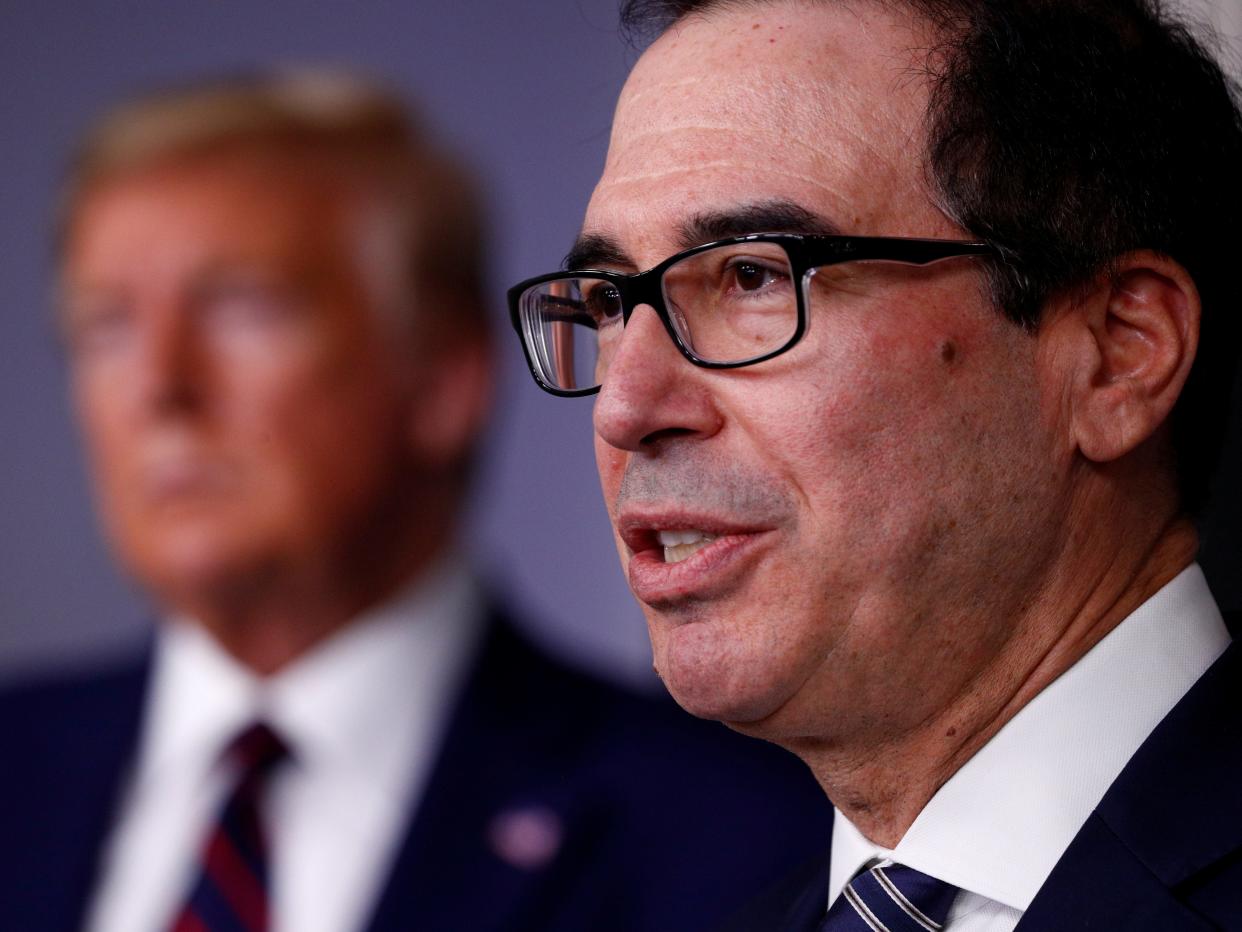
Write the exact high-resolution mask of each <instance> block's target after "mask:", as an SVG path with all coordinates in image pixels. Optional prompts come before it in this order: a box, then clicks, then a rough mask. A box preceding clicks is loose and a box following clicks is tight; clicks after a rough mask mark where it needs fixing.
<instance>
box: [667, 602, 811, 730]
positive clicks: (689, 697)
mask: <svg viewBox="0 0 1242 932" xmlns="http://www.w3.org/2000/svg"><path fill="white" fill-rule="evenodd" d="M720 633H721V632H716V631H712V630H710V626H709V624H708V623H694V624H690V625H685V626H681V627H679V628H678V629H676V630H675V631H672V632H667V634H668V636H667V637H665V638H661V639H660V642H658V643H657V646H656V648H655V654H656V657H655V661H656V672H657V673H658V674H659V676H660V679H661V680H662V681H663V682H664V685H665V688H666V689H668V691H669V694H670V695H672V697H673V699H674V700H676V702H677V704H678V705H680V706H681V707H682V708H683V709H685V710H686V711H687V712H689V713H690V714H691V715H694V716H697V717H698V718H705V719H711V720H713V721H718V722H725V723H727V724H728V725H730V727H734V728H737V730H739V731H745V732H747V733H749V732H750V729H751V728H754V729H757V730H758V731H761V730H762V723H763V722H764V721H766V720H768V719H770V718H771V717H772V715H774V714H775V713H776V712H777V711H778V710H779V709H780V708H781V707H782V706H783V705H784V703H785V701H786V699H787V696H786V694H785V692H784V691H783V690H782V689H781V688H780V687H779V683H778V682H777V678H776V677H775V676H774V675H773V674H774V671H773V670H771V669H768V664H767V663H766V662H765V660H764V659H763V658H757V657H755V656H754V655H751V654H750V653H749V652H748V651H746V650H745V649H744V646H743V645H737V644H733V643H730V642H729V640H728V639H718V638H717V635H718V634H720Z"/></svg>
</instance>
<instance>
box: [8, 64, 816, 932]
mask: <svg viewBox="0 0 1242 932" xmlns="http://www.w3.org/2000/svg"><path fill="white" fill-rule="evenodd" d="M60 250H61V251H60V260H61V264H60V270H61V280H60V286H61V287H60V292H61V302H60V304H61V306H60V323H61V326H62V330H63V333H64V339H65V349H66V356H67V359H68V365H69V369H70V374H71V377H72V394H73V399H74V402H75V405H76V408H77V412H78V414H79V416H80V420H81V422H82V425H83V428H84V432H85V436H86V441H87V446H88V449H89V452H90V454H91V467H92V474H93V478H94V480H95V484H96V491H97V494H98V498H99V501H100V504H101V509H102V514H103V519H104V525H105V528H106V530H107V532H108V534H109V536H110V541H111V543H112V544H113V546H114V548H115V550H116V552H117V554H118V556H119V557H120V559H121V560H122V561H123V563H124V565H125V567H126V569H128V570H129V571H130V572H131V573H132V575H133V576H134V577H135V578H136V579H137V580H138V581H139V582H140V583H141V584H142V585H143V586H144V588H145V589H146V590H147V591H148V592H149V593H150V594H151V596H152V598H153V600H154V601H155V603H156V605H157V606H158V611H159V613H160V615H161V616H162V617H161V619H160V621H161V624H160V625H159V630H158V634H157V635H156V637H155V639H154V644H153V645H152V647H151V648H150V649H149V650H147V651H146V652H144V653H143V654H142V655H141V656H139V657H135V658H133V659H132V661H131V662H126V663H125V664H123V665H120V666H119V667H117V668H116V669H111V670H108V671H104V672H101V673H97V674H92V675H89V676H78V677H65V678H60V679H55V680H51V681H46V682H42V683H40V684H37V685H35V686H31V687H28V688H17V689H11V690H7V691H6V692H5V693H4V694H2V695H0V734H2V735H3V736H4V739H5V759H4V763H3V766H0V798H3V799H4V813H5V814H4V818H3V819H2V820H0V821H2V823H3V832H0V928H4V929H6V930H8V929H12V930H18V929H20V930H26V932H59V930H64V932H69V930H77V929H86V930H91V932H155V930H169V929H174V930H178V932H206V930H212V932H223V930H240V929H246V930H248V932H269V930H274V932H282V930H283V932H361V930H369V932H381V930H393V932H397V930H409V929H418V930H428V932H437V930H438V932H461V930H470V932H488V930H490V932H524V930H525V932H553V930H561V932H580V930H587V929H592V930H615V932H633V930H650V932H664V930H671V929H678V930H686V929H706V928H708V927H709V926H711V925H712V924H714V920H715V919H717V918H719V913H720V912H722V911H729V910H731V909H732V908H733V907H734V906H736V904H737V903H739V902H741V899H742V898H743V897H744V896H745V891H746V886H745V884H746V883H749V882H750V881H751V880H752V879H753V877H754V876H755V875H756V874H767V875H769V876H772V877H775V876H777V875H779V874H780V873H782V872H783V870H785V869H787V868H788V866H790V865H791V864H792V863H793V861H791V859H795V860H796V859H797V857H798V852H799V850H800V849H801V850H803V851H804V854H805V853H809V852H810V851H811V850H813V848H812V847H811V843H812V839H813V838H814V836H815V835H817V834H818V832H819V831H820V830H819V829H817V828H816V825H818V824H820V821H821V820H826V818H827V815H828V813H827V810H826V807H825V806H824V805H823V801H822V799H821V798H820V796H819V794H818V792H817V790H816V789H815V787H814V783H813V781H812V780H811V779H810V777H809V775H808V774H806V773H805V771H803V769H802V768H801V767H800V766H799V765H798V764H797V762H796V761H794V760H792V759H789V758H787V757H786V756H785V755H783V754H781V753H780V752H779V751H777V750H776V749H775V748H772V749H765V748H762V747H760V746H758V745H755V744H754V742H748V741H746V740H745V739H743V738H740V737H739V736H736V735H732V734H730V733H729V732H728V731H727V730H725V729H723V728H720V727H719V726H716V725H712V726H711V727H710V729H709V728H707V727H706V726H705V725H704V723H700V722H696V721H694V720H693V719H691V718H690V717H689V716H686V715H684V714H683V713H682V712H681V711H680V710H678V709H675V708H672V707H671V704H670V706H665V705H663V704H660V703H657V702H655V701H652V700H649V699H647V698H643V697H639V696H635V695H632V694H630V693H628V692H625V691H622V690H621V689H618V688H615V687H613V686H611V685H609V684H607V683H605V682H603V681H600V680H598V679H595V678H593V677H591V676H588V675H586V674H585V673H583V672H581V671H578V670H575V669H573V668H571V667H570V666H568V665H567V664H566V663H564V662H563V661H561V660H559V659H557V658H556V657H555V656H553V655H552V654H550V653H548V652H547V651H545V650H544V649H542V648H540V647H538V646H536V645H535V644H534V643H532V642H531V641H530V640H529V639H528V638H527V637H526V636H525V635H524V634H523V633H522V630H521V628H520V627H519V626H518V625H517V624H515V623H514V621H513V620H512V618H511V616H510V613H509V612H508V611H506V610H505V609H504V607H503V603H502V601H501V599H500V597H499V596H498V595H497V594H495V593H492V592H489V591H488V589H487V588H486V587H483V586H481V585H480V584H479V582H478V581H477V580H476V578H475V576H474V575H473V573H472V572H471V570H470V569H469V568H468V566H467V563H466V560H465V558H464V556H463V553H462V549H461V546H460V543H459V541H458V524H459V520H460V516H461V512H462V509H463V507H464V504H465V500H466V495H467V493H468V489H469V478H470V473H471V471H472V463H473V460H474V458H475V453H476V448H477V445H478V442H479V437H480V431H481V428H482V424H483V421H484V419H485V415H486V412H487V409H488V406H489V395H490V387H491V371H492V367H491V363H490V338H489V321H488V315H487V311H486V307H487V301H486V299H485V297H484V287H483V280H484V273H483V262H484V251H483V243H482V238H481V220H480V217H479V209H478V206H477V204H476V201H475V195H474V192H473V190H472V187H471V185H470V184H469V182H468V180H467V178H465V177H464V175H463V172H462V170H461V169H460V168H459V167H457V164H456V159H455V157H454V156H453V155H451V154H450V153H446V152H443V151H441V150H440V149H439V148H438V147H437V146H436V145H435V144H434V142H432V141H431V140H429V139H427V138H426V137H425V136H424V135H423V134H422V133H420V132H419V131H418V130H417V129H416V128H415V127H414V126H413V125H411V122H410V120H409V118H408V117H407V115H406V113H405V111H404V107H403V106H402V104H401V103H400V101H399V100H396V99H394V98H393V97H392V96H391V95H390V94H388V93H387V92H385V91H383V90H379V89H376V88H374V87H371V86H369V85H367V84H365V83H363V82H359V81H356V80H354V79H352V78H350V77H348V76H344V75H339V74H333V73H320V72H308V73H298V74H293V75H273V76H260V77H256V78H246V79H237V80H230V81H221V82H207V83H204V84H201V85H195V86H191V87H187V88H181V89H178V90H176V91H170V92H168V93H164V94H155V95H153V96H150V97H145V98H142V99H139V100H136V101H132V102H130V103H127V104H125V105H122V106H121V107H119V108H118V109H116V110H115V111H114V112H112V113H110V114H108V115H107V117H106V118H105V119H104V120H103V121H102V122H101V123H100V125H99V126H98V127H96V128H95V130H94V131H93V132H92V133H91V135H90V136H89V137H88V138H87V140H86V141H85V143H84V145H83V147H82V149H81V151H80V153H79V157H78V160H77V161H76V163H75V165H74V169H73V172H72V175H71V178H70V183H69V185H68V189H67V191H66V192H65V203H64V216H63V225H62V237H61V242H60ZM769 753H770V755H771V756H768V754H769ZM769 825H777V826H781V829H780V831H779V834H778V835H777V836H775V837H770V838H769V837H765V836H763V835H761V834H760V832H759V829H760V828H761V827H766V826H769ZM825 825H826V823H825ZM822 830H826V827H825V828H824V829H822ZM786 836H787V837H786ZM782 865H784V866H782ZM705 904H706V905H707V908H706V910H705V909H704V905H705Z"/></svg>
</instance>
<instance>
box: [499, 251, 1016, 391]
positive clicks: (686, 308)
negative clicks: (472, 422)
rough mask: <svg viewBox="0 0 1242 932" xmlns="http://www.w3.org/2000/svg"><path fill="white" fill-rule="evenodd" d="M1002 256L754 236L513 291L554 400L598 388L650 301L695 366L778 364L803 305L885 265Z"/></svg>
mask: <svg viewBox="0 0 1242 932" xmlns="http://www.w3.org/2000/svg"><path fill="white" fill-rule="evenodd" d="M960 256H992V257H998V256H999V253H998V252H997V250H996V249H995V248H994V247H992V246H990V245H988V244H987V243H981V242H967V241H960V240H936V239H911V238H904V237H885V236H810V235H802V234H796V233H754V234H751V235H749V236H735V237H731V238H729V239H722V240H717V241H716V242H712V243H706V244H704V245H702V246H696V247H694V248H693V249H687V250H685V251H684V252H679V253H677V254H676V255H673V256H669V258H667V259H665V260H664V261H663V262H661V263H660V264H659V265H656V266H653V267H652V268H650V269H648V270H647V271H645V272H638V273H636V274H625V273H622V272H610V271H602V270H594V269H587V270H572V269H571V270H569V271H566V272H553V273H552V274H550V275H540V276H538V277H536V278H530V279H527V280H526V281H524V282H521V283H519V284H517V285H514V286H513V287H512V288H510V289H509V313H510V316H511V317H512V320H513V327H514V329H515V330H516V331H517V333H518V336H519V337H521V340H522V349H523V351H524V352H525V353H526V362H527V364H528V365H529V366H530V371H531V374H532V375H533V376H534V377H535V381H536V382H537V383H538V384H539V386H540V387H541V388H543V389H544V390H546V391H549V392H551V393H552V394H554V395H565V396H574V395H589V394H591V393H592V392H597V391H599V388H600V385H601V383H602V382H603V380H604V378H605V376H606V374H607V372H608V366H609V363H610V361H611V359H612V356H613V355H614V353H615V352H616V348H617V346H618V345H619V344H620V341H621V334H622V330H623V328H624V327H625V325H626V324H627V323H629V320H630V316H631V315H632V314H633V313H634V309H635V308H636V307H638V306H639V305H640V304H646V305H648V306H649V307H651V308H652V310H654V311H655V312H656V314H657V315H659V318H660V320H661V321H663V322H664V329H665V330H666V331H668V335H669V336H670V337H671V338H672V340H673V343H675V344H676V346H677V348H678V349H679V350H680V351H681V354H682V355H683V356H685V357H686V359H688V360H689V361H690V362H692V363H693V364H694V365H696V366H702V367H705V368H708V369H736V368H739V367H741V366H751V365H754V364H755V363H758V362H763V361H764V360H767V359H771V358H772V357H774V356H779V355H780V354H781V353H783V352H785V351H786V350H788V349H790V348H791V347H792V346H794V344H796V343H797V342H798V341H799V340H800V339H801V338H802V336H803V334H805V333H806V330H807V321H808V308H809V307H811V306H815V307H820V306H823V305H831V303H832V302H833V300H834V297H833V296H834V295H845V294H857V293H859V292H860V290H862V289H865V288H866V287H867V285H868V279H870V278H874V277H875V276H876V274H877V271H878V269H877V265H876V264H881V263H899V264H903V265H913V266H925V265H930V264H931V263H934V262H941V261H943V260H945V259H954V258H958V257H960Z"/></svg>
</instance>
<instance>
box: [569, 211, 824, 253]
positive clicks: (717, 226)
mask: <svg viewBox="0 0 1242 932" xmlns="http://www.w3.org/2000/svg"><path fill="white" fill-rule="evenodd" d="M840 232H841V230H840V228H839V227H838V226H837V225H836V224H834V223H833V222H832V221H831V220H829V219H827V218H826V217H821V216H820V215H819V214H815V213H812V212H811V211H809V210H807V209H806V208H805V207H803V206H801V205H800V204H797V203H795V202H793V201H787V200H770V201H760V202H758V203H754V204H743V205H741V206H739V207H734V208H729V209H727V210H713V211H707V212H704V213H700V214H695V215H694V216H693V217H691V218H690V219H689V220H687V221H685V222H684V223H683V224H682V225H681V226H680V228H679V230H678V237H677V238H678V242H679V244H680V245H681V246H682V247H683V248H685V249H690V248H691V247H693V246H700V245H702V244H703V243H710V242H712V241H713V240H718V239H728V238H729V237H731V236H746V235H747V234H750V233H801V234H804V235H813V236H831V235H838V234H840ZM563 267H564V268H565V269H566V270H574V269H596V268H605V267H611V268H616V267H621V268H636V265H635V263H634V260H633V259H632V258H630V256H629V254H628V253H627V252H626V251H625V250H624V249H622V248H621V244H620V243H619V242H618V241H617V240H616V239H615V238H613V237H612V236H609V235H608V234H606V233H584V234H582V235H581V236H579V237H578V239H577V241H576V242H575V243H574V245H573V248H572V249H570V250H569V252H568V253H567V254H566V256H565V259H564V262H563Z"/></svg>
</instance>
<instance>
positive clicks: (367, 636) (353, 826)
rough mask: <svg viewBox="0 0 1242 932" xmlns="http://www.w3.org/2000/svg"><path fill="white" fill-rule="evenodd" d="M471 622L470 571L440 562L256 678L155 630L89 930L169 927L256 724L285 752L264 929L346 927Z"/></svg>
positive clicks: (439, 716)
mask: <svg viewBox="0 0 1242 932" xmlns="http://www.w3.org/2000/svg"><path fill="white" fill-rule="evenodd" d="M483 614H484V613H483V607H482V600H481V597H480V596H479V594H478V592H477V589H476V587H475V586H474V584H473V583H472V581H471V579H470V577H469V574H468V573H467V571H466V570H465V569H464V567H463V565H462V564H461V563H460V562H457V561H448V562H446V563H445V564H443V565H441V566H440V567H438V568H437V569H435V570H434V571H433V572H432V573H430V574H428V575H425V576H423V577H422V579H421V580H420V581H419V583H418V584H417V585H416V586H413V587H411V588H410V589H409V590H408V591H406V592H404V593H402V594H401V595H399V596H398V597H397V598H395V599H394V600H392V601H391V602H390V603H388V604H387V605H385V606H383V607H381V608H379V609H378V610H375V611H372V612H369V613H368V614H367V615H365V616H364V617H361V618H359V619H357V620H356V621H355V622H353V623H351V624H350V625H349V626H348V627H347V628H345V629H344V630H343V631H341V632H340V633H339V634H338V635H336V636H335V637H333V638H331V639H330V640H329V641H327V642H325V643H324V644H323V645H322V646H320V647H318V648H316V649H315V650H314V651H312V652H311V653H310V654H308V655H307V656H305V657H303V658H300V659H299V660H297V661H296V662H295V663H294V664H292V665H291V666H289V667H288V668H286V669H284V670H282V671H280V672H279V673H278V674H276V675H274V676H272V677H268V678H266V679H262V678H259V677H256V676H255V675H254V674H253V673H251V672H250V671H249V670H247V669H246V668H244V667H242V666H241V665H239V664H238V663H237V661H235V660H234V659H233V658H232V657H230V656H229V655H228V654H226V653H225V652H224V651H223V650H221V649H220V647H219V646H218V645H217V644H216V643H215V642H214V641H213V640H212V639H211V638H210V637H209V636H208V635H207V634H206V633H204V632H203V631H202V629H201V628H199V627H198V626H197V625H194V624H192V623H188V622H186V621H173V622H170V623H169V624H167V625H165V626H164V627H163V629H162V631H161V633H160V636H159V640H158V642H157V646H156V653H155V660H154V669H153V674H152V681H151V692H150V695H149V698H148V702H147V709H146V719H145V722H144V725H143V731H142V738H141V743H140V745H139V750H138V755H137V759H136V762H135V767H134V769H133V771H132V773H131V774H130V777H129V779H128V783H127V791H126V793H125V795H124V797H123V801H122V806H121V810H120V814H119V817H118V819H117V821H116V823H115V827H114V829H113V831H112V834H111V836H110V838H109V839H108V841H107V843H106V845H105V848H104V862H103V870H102V875H101V882H100V884H99V886H98V887H97V889H96V891H95V896H94V900H93V902H92V904H91V907H90V910H89V912H88V921H87V924H86V928H87V929H88V930H89V932H156V930H163V929H167V928H168V927H169V925H170V923H171V920H172V919H173V917H174V914H175V913H176V912H177V911H178V910H179V909H180V908H181V906H182V905H183V904H184V900H185V898H186V895H187V893H188V891H189V889H190V886H191V884H192V882H193V878H194V876H195V873H196V869H197V861H198V855H199V850H200V848H201V846H202V844H203V842H204V839H205V838H206V835H207V832H208V830H209V827H210V825H211V823H212V821H213V820H214V818H215V815H216V812H217V810H218V809H219V807H220V805H221V804H222V802H223V799H224V797H225V795H226V794H227V793H228V791H229V789H230V788H231V784H232V779H233V774H231V773H230V772H229V767H228V765H227V763H225V762H222V760H221V754H222V752H223V751H224V749H225V748H226V747H227V745H228V744H229V742H230V741H231V740H232V739H233V738H234V737H235V736H236V735H237V734H238V733H239V732H240V731H241V730H242V729H243V728H245V727H246V726H247V725H249V724H251V723H253V722H254V721H255V720H256V719H261V720H263V721H265V722H267V723H268V724H270V725H271V726H272V727H273V729H274V730H276V731H277V732H278V733H279V734H280V736H281V737H282V738H283V739H284V740H285V742H286V743H287V744H288V745H289V748H290V750H291V752H292V759H291V760H290V761H289V762H288V763H287V764H286V765H285V766H282V767H281V768H280V770H278V771H277V772H276V774H275V775H274V777H273V780H272V783H271V786H270V795H269V797H268V809H267V812H266V815H267V816H268V823H269V825H268V837H269V839H270V845H271V851H272V863H273V875H272V891H271V893H272V911H273V912H272V916H273V930H274V932H349V930H355V929H359V928H361V927H362V926H363V924H364V923H365V922H366V921H367V920H368V919H369V918H370V915H371V911H372V909H373V908H374V906H375V902H376V900H377V898H378V896H379V893H380V891H381V889H382V884H383V881H384V879H385V878H386V876H387V873H388V870H389V868H390V866H391V862H392V859H393V858H394V857H395V856H396V851H397V846H398V845H399V843H400V841H401V839H402V835H403V833H404V830H405V827H406V826H407V824H408V821H409V818H410V814H411V812H412V811H413V809H414V808H415V806H416V803H417V800H418V799H419V798H420V797H421V795H422V792H423V790H424V787H425V783H426V781H427V778H428V776H429V774H430V771H431V768H432V765H433V763H434V761H435V757H436V753H437V751H438V746H439V741H440V737H441V732H442V731H443V729H444V727H445V724H446V718H447V714H448V712H449V709H450V707H451V705H452V701H453V699H454V698H455V696H456V693H457V690H458V687H459V686H460V684H461V681H462V679H463V677H464V675H465V670H466V666H467V663H468V662H469V660H470V658H471V656H472V654H473V653H474V650H475V647H476V644H477V642H478V638H479V634H480V632H481V629H482V620H483Z"/></svg>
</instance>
